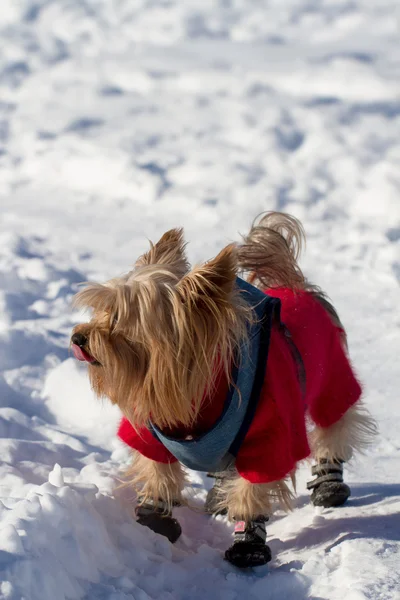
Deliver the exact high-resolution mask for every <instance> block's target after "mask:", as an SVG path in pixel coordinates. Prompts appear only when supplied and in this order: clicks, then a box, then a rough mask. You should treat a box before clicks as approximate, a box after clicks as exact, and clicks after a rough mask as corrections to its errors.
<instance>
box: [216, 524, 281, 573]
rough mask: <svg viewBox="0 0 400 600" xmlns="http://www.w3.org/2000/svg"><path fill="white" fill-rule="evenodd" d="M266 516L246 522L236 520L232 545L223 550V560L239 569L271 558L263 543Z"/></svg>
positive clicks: (259, 563) (259, 564) (257, 565)
mask: <svg viewBox="0 0 400 600" xmlns="http://www.w3.org/2000/svg"><path fill="white" fill-rule="evenodd" d="M267 521H268V517H261V516H260V517H257V518H256V519H254V521H250V522H248V523H246V522H245V521H237V523H236V525H235V537H234V542H233V544H232V546H231V547H230V548H229V549H228V550H227V551H226V552H225V560H227V561H229V562H230V563H231V564H232V565H234V566H235V567H238V568H239V569H247V568H250V567H260V566H262V565H265V564H267V563H268V562H269V561H270V560H271V550H270V548H269V546H267V544H266V543H265V539H266V531H265V523H266V522H267Z"/></svg>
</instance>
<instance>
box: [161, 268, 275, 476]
mask: <svg viewBox="0 0 400 600" xmlns="http://www.w3.org/2000/svg"><path fill="white" fill-rule="evenodd" d="M236 284H237V286H238V288H239V289H240V291H241V293H242V294H243V297H244V298H245V300H246V301H247V302H248V303H249V304H250V305H251V307H252V308H253V310H254V313H255V314H256V316H257V320H256V322H255V323H254V324H253V325H251V327H250V330H249V337H248V342H247V343H246V344H243V345H242V346H241V348H240V351H239V353H238V354H239V356H238V357H237V361H236V362H237V363H239V364H238V366H234V368H233V372H232V381H233V383H232V384H231V386H230V388H229V391H228V394H227V398H226V400H225V405H224V408H223V411H222V414H221V415H220V417H219V418H218V420H217V421H216V422H215V424H214V425H213V427H212V428H211V429H210V430H209V431H208V432H207V433H205V434H204V435H202V436H200V437H197V438H195V439H190V440H187V439H186V440H180V439H175V438H172V437H169V436H167V435H165V434H163V433H162V431H160V429H158V427H156V426H155V425H153V424H150V428H151V429H152V431H153V434H154V435H155V437H157V438H158V440H159V441H160V442H161V443H162V444H163V445H164V446H165V447H166V448H167V450H169V451H170V452H171V454H173V455H174V456H175V458H177V459H178V460H179V462H181V463H182V464H183V465H185V466H186V467H189V469H194V470H196V471H214V472H217V471H223V470H225V469H227V468H228V467H229V466H230V465H231V464H232V463H233V461H234V460H235V457H236V455H237V453H238V452H239V449H240V446H241V445H242V442H243V440H244V438H245V436H246V434H247V432H248V430H249V427H250V425H251V422H252V420H253V417H254V415H255V412H256V408H257V403H258V400H259V397H260V393H261V389H262V385H263V383H264V377H265V369H266V365H267V359H268V349H269V341H270V335H271V327H272V321H273V319H274V318H275V319H277V320H278V322H279V319H280V317H279V315H280V300H279V299H278V298H273V297H271V296H267V295H266V294H264V293H263V292H261V291H260V290H259V289H257V288H256V287H254V286H253V285H251V284H249V283H247V282H246V281H244V280H243V279H240V278H239V277H238V278H237V280H236ZM239 390H240V394H239Z"/></svg>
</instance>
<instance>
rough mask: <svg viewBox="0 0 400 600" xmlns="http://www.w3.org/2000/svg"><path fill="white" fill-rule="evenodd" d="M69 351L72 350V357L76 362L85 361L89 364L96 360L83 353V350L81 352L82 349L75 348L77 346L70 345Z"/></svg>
mask: <svg viewBox="0 0 400 600" xmlns="http://www.w3.org/2000/svg"><path fill="white" fill-rule="evenodd" d="M71 349H72V352H73V355H74V356H75V358H77V359H78V360H81V361H86V362H89V363H92V362H94V361H95V360H96V359H95V358H93V356H90V354H88V353H87V352H85V350H83V348H81V347H80V346H77V344H72V346H71Z"/></svg>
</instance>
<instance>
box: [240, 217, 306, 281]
mask: <svg viewBox="0 0 400 600" xmlns="http://www.w3.org/2000/svg"><path fill="white" fill-rule="evenodd" d="M305 239H306V236H305V233H304V229H303V226H302V224H301V223H300V221H298V220H297V219H296V218H295V217H292V216H291V215H288V214H286V213H281V212H267V213H262V214H261V215H260V216H259V217H257V218H256V220H255V221H254V222H253V225H252V227H251V229H250V232H249V233H248V235H247V236H245V237H244V238H243V243H242V244H240V245H239V247H238V261H239V268H241V269H243V270H244V271H246V272H248V273H249V277H248V280H249V281H250V283H254V284H255V285H257V286H258V287H260V288H263V289H266V288H273V287H288V288H290V289H298V290H304V289H310V287H312V286H310V284H308V282H307V280H306V278H305V277H304V275H303V273H302V271H301V269H300V267H299V265H298V264H297V259H298V257H299V255H300V253H301V250H302V248H303V246H304V245H305Z"/></svg>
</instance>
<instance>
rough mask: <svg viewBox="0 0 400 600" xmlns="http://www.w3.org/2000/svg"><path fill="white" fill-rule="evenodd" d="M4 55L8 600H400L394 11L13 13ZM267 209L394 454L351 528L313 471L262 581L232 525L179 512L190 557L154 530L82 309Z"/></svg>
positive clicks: (398, 115)
mask: <svg viewBox="0 0 400 600" xmlns="http://www.w3.org/2000/svg"><path fill="white" fill-rule="evenodd" d="M0 39H1V43H0V202H1V222H0V458H1V466H0V496H1V502H0V514H1V516H0V568H1V570H2V573H1V577H0V580H1V583H0V597H1V599H7V600H22V599H24V600H64V599H81V598H82V599H90V600H92V599H96V600H97V599H98V600H103V599H104V600H106V599H107V600H125V599H128V598H134V599H135V600H153V599H154V600H156V599H158V598H163V600H169V599H173V600H188V599H191V600H200V599H203V598H207V599H210V600H216V599H217V598H219V599H221V600H236V599H239V598H242V597H246V598H248V599H249V600H261V599H263V600H272V599H278V598H279V600H284V599H288V600H302V599H305V598H313V599H314V600H336V599H338V600H339V599H340V600H342V599H343V598H344V597H346V600H365V599H368V600H378V599H379V600H389V599H390V600H392V599H395V598H396V599H399V598H400V552H399V550H400V481H399V474H400V434H399V431H400V402H399V389H400V369H399V356H400V315H399V306H400V294H399V283H400V195H399V192H400V168H399V167H400V84H399V81H400V43H399V42H400V5H399V3H398V1H397V0H379V1H375V0H320V1H318V2H317V1H313V0H279V1H278V0H269V1H267V0H214V1H212V0H185V2H179V0H135V1H132V0H58V1H56V0H1V6H0ZM268 209H278V210H285V211H288V212H292V213H293V214H295V215H296V216H298V217H299V218H301V219H302V220H303V222H304V225H305V227H306V230H307V233H308V248H307V254H306V256H305V257H304V259H303V263H302V264H303V266H304V267H305V270H306V272H307V274H308V275H309V277H310V278H311V279H313V280H314V281H316V282H318V283H319V284H320V285H322V286H323V287H324V288H325V289H326V290H327V292H328V293H329V295H330V296H331V298H332V299H333V301H334V303H335V304H336V306H337V308H338V310H339V312H340V314H341V316H342V319H343V321H344V322H345V324H346V326H347V328H348V331H349V338H350V349H351V353H352V357H353V360H354V363H355V365H356V368H357V369H358V372H359V374H360V376H361V378H362V380H363V381H364V383H365V389H366V392H365V399H366V402H367V404H368V405H369V407H370V409H371V411H372V412H373V413H374V415H376V417H377V419H378V421H379V426H380V431H381V435H380V437H379V438H378V439H377V441H376V443H375V445H374V446H373V447H372V448H371V449H370V451H369V452H368V453H367V456H365V457H363V458H360V459H358V460H357V461H355V462H354V463H353V464H351V465H349V466H348V467H347V473H346V478H347V481H348V482H350V483H351V485H352V490H353V496H352V498H351V500H350V501H349V503H348V504H347V506H345V507H343V508H341V509H337V510H319V509H315V508H313V507H312V506H310V504H309V501H308V494H307V492H306V488H305V482H306V480H307V477H308V475H309V467H308V466H307V465H306V466H304V467H303V468H302V469H301V471H300V476H299V483H298V494H299V496H298V500H297V502H296V509H295V510H294V512H292V513H291V514H289V515H285V514H284V513H283V512H278V513H277V515H276V516H275V517H274V519H273V520H272V522H271V523H270V525H269V527H268V542H269V544H270V546H271V548H272V551H273V556H274V558H273V561H272V562H271V563H270V566H269V570H268V573H265V571H262V570H261V572H260V573H252V574H247V573H241V572H239V571H237V570H235V569H234V568H233V567H231V566H230V565H229V564H227V563H225V562H224V561H223V560H222V554H223V550H224V549H225V548H226V547H227V546H228V545H229V544H230V540H231V535H232V527H231V526H230V525H229V524H228V523H227V522H226V521H225V520H224V519H222V518H218V519H217V520H212V519H209V518H207V517H206V516H205V515H202V514H201V513H200V512H196V511H190V510H189V509H187V508H180V509H177V510H176V513H177V516H178V518H179V519H180V520H181V523H182V526H183V531H184V535H183V536H182V538H181V539H180V540H179V542H178V543H177V544H176V545H175V546H171V545H170V544H169V542H168V541H166V540H165V539H164V538H162V537H160V536H157V535H156V534H153V533H152V532H150V531H149V530H146V529H145V528H142V527H140V526H139V525H137V524H136V523H135V520H134V518H133V511H132V506H133V502H134V499H133V498H132V495H131V493H130V492H129V491H128V490H126V489H124V488H121V487H119V481H120V468H121V467H123V466H124V465H125V464H127V462H128V460H129V452H128V451H127V450H126V449H125V448H123V447H122V444H120V443H119V442H118V441H117V440H116V438H115V426H116V423H117V421H118V418H119V416H118V412H117V411H116V409H112V408H111V407H110V406H107V405H106V404H104V405H102V404H101V403H99V402H98V401H96V400H95V399H94V398H93V395H92V393H91V391H90V388H89V384H88V381H87V377H86V374H85V369H84V368H82V367H81V365H79V364H77V361H74V360H73V359H72V358H71V357H69V355H68V341H69V333H70V330H71V327H72V326H73V325H74V324H75V323H76V322H77V321H78V320H79V318H80V315H78V314H77V313H74V312H73V311H72V309H71V303H70V300H71V296H72V294H73V293H74V292H75V291H76V289H77V284H78V283H79V282H82V281H87V280H104V279H105V278H108V277H111V276H113V275H116V274H118V273H120V272H123V271H125V270H126V269H128V267H129V265H130V264H131V263H132V262H133V260H134V259H135V258H136V257H137V255H138V254H139V253H140V252H142V251H143V249H144V248H145V247H146V244H147V241H146V238H150V239H155V238H156V237H157V236H158V235H160V234H161V233H162V232H163V231H164V230H166V229H167V228H169V227H171V226H178V225H183V226H184V227H185V229H186V236H187V239H188V240H190V245H189V253H190V257H191V259H192V260H193V261H200V260H202V259H207V258H210V257H211V256H213V255H214V254H215V253H216V252H217V250H218V249H219V248H221V247H222V245H224V244H226V243H227V242H229V241H231V240H236V239H238V236H239V233H238V232H243V233H245V232H246V231H247V230H248V227H249V225H250V223H251V220H252V219H253V217H254V216H255V215H256V214H257V213H259V212H260V211H262V210H268ZM192 482H193V492H192V495H193V502H195V503H196V502H197V504H198V505H200V504H201V501H203V500H204V498H205V494H206V491H205V488H206V487H207V486H209V485H210V481H207V480H206V478H205V477H203V476H201V475H199V474H196V473H194V474H192Z"/></svg>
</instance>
